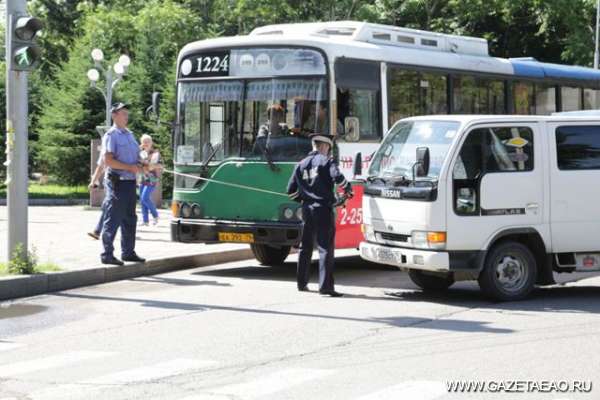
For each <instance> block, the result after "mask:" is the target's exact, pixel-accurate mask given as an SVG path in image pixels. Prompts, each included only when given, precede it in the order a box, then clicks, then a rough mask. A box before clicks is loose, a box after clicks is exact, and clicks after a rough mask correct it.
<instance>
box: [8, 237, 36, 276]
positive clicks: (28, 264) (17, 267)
mask: <svg viewBox="0 0 600 400" xmlns="http://www.w3.org/2000/svg"><path fill="white" fill-rule="evenodd" d="M37 263H38V260H37V254H36V251H35V248H33V249H32V250H31V251H27V250H26V249H25V247H24V246H23V244H22V243H19V244H18V245H17V247H16V248H15V251H14V252H13V254H12V257H11V258H10V261H9V262H8V273H10V274H23V275H30V274H33V273H35V267H36V266H37Z"/></svg>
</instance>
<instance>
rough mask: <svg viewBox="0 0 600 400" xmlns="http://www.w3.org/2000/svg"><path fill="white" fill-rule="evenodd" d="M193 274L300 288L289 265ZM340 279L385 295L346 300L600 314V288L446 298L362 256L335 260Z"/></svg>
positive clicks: (473, 286) (449, 293)
mask: <svg viewBox="0 0 600 400" xmlns="http://www.w3.org/2000/svg"><path fill="white" fill-rule="evenodd" d="M192 274H193V275H201V276H214V277H223V278H241V279H250V280H264V281H289V282H295V281H296V264H295V263H293V262H286V263H285V264H283V265H281V266H276V267H267V266H260V265H248V266H243V267H234V268H224V269H217V270H210V271H204V270H201V271H196V272H193V273H192ZM335 275H336V283H337V284H338V285H345V286H352V287H368V288H382V289H384V292H383V294H384V296H381V297H378V296H367V295H357V294H351V295H349V294H346V296H345V298H358V299H364V300H388V301H389V300H397V301H411V302H427V303H437V304H442V305H450V306H459V307H469V308H474V307H477V308H490V309H495V310H510V311H514V312H516V311H523V312H529V311H531V312H571V313H592V314H595V313H600V286H599V287H594V286H575V285H573V284H572V283H570V284H566V285H554V286H548V287H541V288H536V289H535V290H534V291H533V292H532V293H531V295H530V296H529V298H528V299H526V300H523V301H516V302H508V303H500V302H492V301H490V300H488V299H487V298H486V297H485V296H484V294H483V293H482V292H481V291H480V290H479V287H478V285H477V283H476V282H458V283H456V284H455V285H454V286H452V287H451V288H450V289H448V290H446V291H441V292H435V291H422V290H420V289H419V288H417V286H415V285H414V284H413V283H412V282H411V281H410V280H409V279H408V277H407V275H406V274H405V273H402V272H400V271H399V270H397V269H396V268H393V267H386V266H382V265H378V264H374V263H369V262H366V261H364V260H362V259H361V258H360V257H358V256H350V257H339V258H336V271H335ZM317 277H318V265H317V263H316V262H313V266H312V274H311V282H313V283H312V284H313V285H314V282H316V281H317V279H318V278H317ZM386 289H387V290H386Z"/></svg>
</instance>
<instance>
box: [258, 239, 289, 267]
mask: <svg viewBox="0 0 600 400" xmlns="http://www.w3.org/2000/svg"><path fill="white" fill-rule="evenodd" d="M250 248H251V249H252V254H254V258H256V260H258V262H259V263H261V264H263V265H281V264H283V262H284V261H285V259H286V258H287V256H288V255H289V254H290V246H281V247H275V246H269V245H268V244H251V245H250Z"/></svg>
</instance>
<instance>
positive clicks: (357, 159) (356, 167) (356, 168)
mask: <svg viewBox="0 0 600 400" xmlns="http://www.w3.org/2000/svg"><path fill="white" fill-rule="evenodd" d="M352 168H353V169H352V175H354V177H357V176H360V175H362V153H361V152H360V151H359V152H358V153H356V154H355V155H354V163H353V164H352Z"/></svg>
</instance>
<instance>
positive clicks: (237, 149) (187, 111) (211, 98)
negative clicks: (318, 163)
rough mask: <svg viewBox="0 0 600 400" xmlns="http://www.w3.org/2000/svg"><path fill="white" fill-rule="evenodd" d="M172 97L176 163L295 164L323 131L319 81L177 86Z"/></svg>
mask: <svg viewBox="0 0 600 400" xmlns="http://www.w3.org/2000/svg"><path fill="white" fill-rule="evenodd" d="M178 98H179V100H178V101H179V116H180V122H181V125H180V131H179V132H180V133H179V135H178V136H179V137H177V138H176V154H175V159H176V162H177V163H208V162H219V161H223V160H225V159H227V158H231V157H243V158H249V159H256V160H267V161H269V162H271V161H288V160H289V161H296V160H299V159H301V158H303V157H304V156H306V154H307V153H308V152H309V151H310V150H311V143H310V139H309V138H308V135H309V134H310V133H313V132H328V130H329V128H328V122H329V110H328V105H327V99H328V96H327V81H326V79H325V78H323V77H314V78H313V77H303V78H289V77H285V78H274V79H252V80H248V79H239V80H222V81H209V82H198V81H195V82H181V83H180V84H179V95H178Z"/></svg>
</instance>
